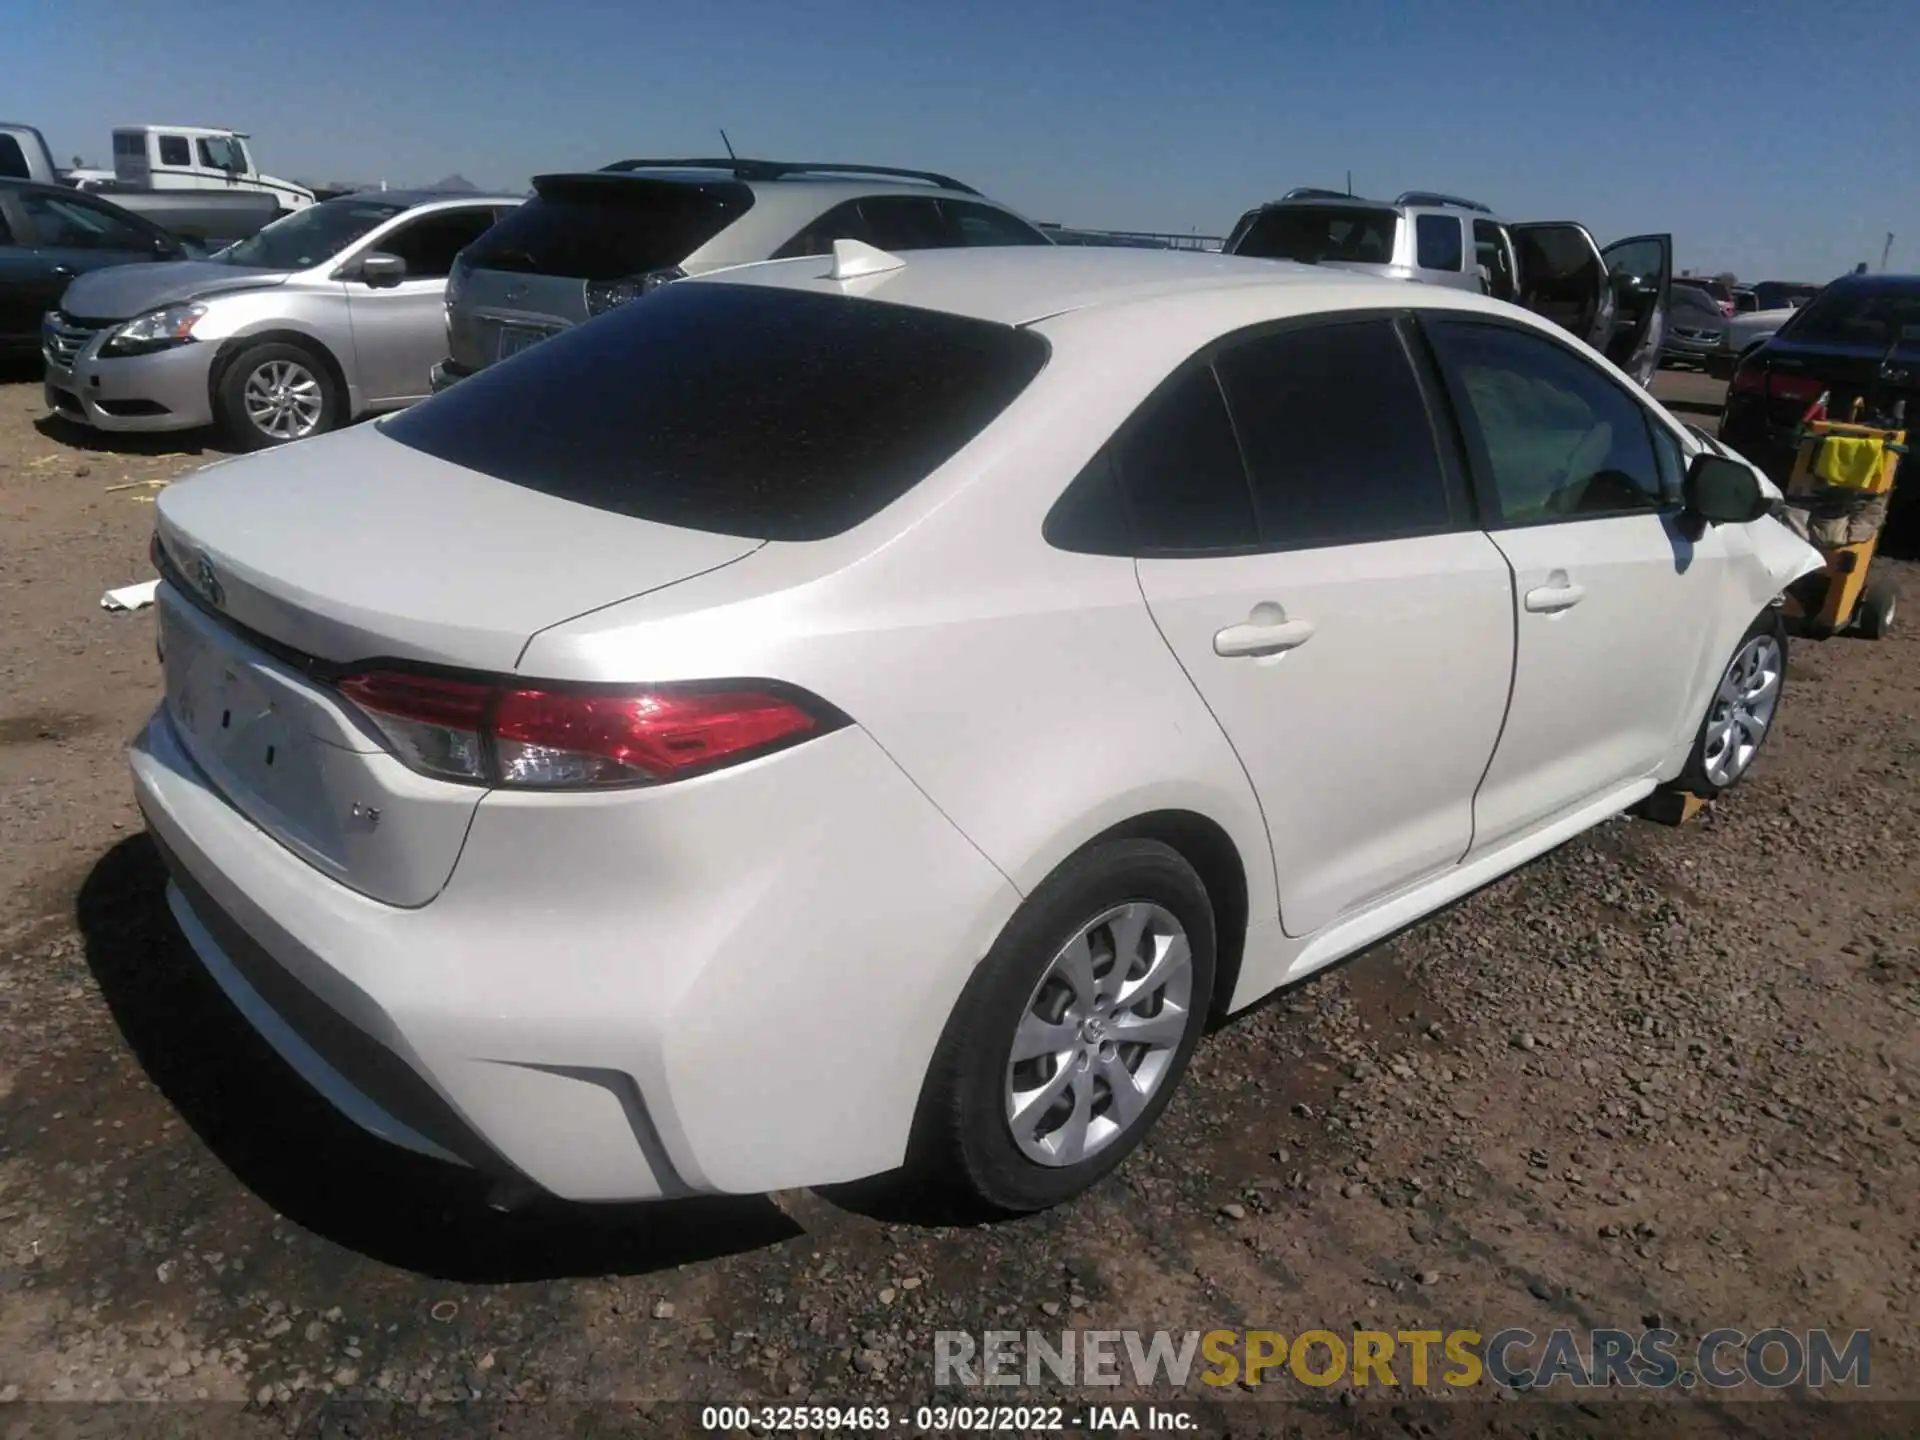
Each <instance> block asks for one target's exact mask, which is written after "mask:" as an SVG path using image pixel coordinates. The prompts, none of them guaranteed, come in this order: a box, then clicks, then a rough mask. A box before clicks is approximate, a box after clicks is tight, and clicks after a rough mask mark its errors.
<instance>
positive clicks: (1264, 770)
mask: <svg viewBox="0 0 1920 1440" xmlns="http://www.w3.org/2000/svg"><path fill="white" fill-rule="evenodd" d="M1407 323H1408V322H1406V321H1404V320H1397V319H1396V318H1395V317H1393V316H1391V315H1377V316H1372V317H1366V318H1357V319H1356V318H1343V319H1341V320H1339V321H1332V320H1322V321H1315V322H1310V323H1305V324H1293V325H1289V326H1284V327H1279V328H1273V329H1268V330H1266V331H1262V332H1255V333H1252V334H1249V335H1242V336H1238V337H1232V338H1231V339H1230V340H1229V341H1228V342H1226V343H1224V344H1223V345H1221V346H1218V347H1215V349H1214V351H1213V352H1211V353H1209V354H1208V355H1205V356H1202V357H1199V358H1198V359H1196V361H1194V362H1192V363H1190V364H1189V365H1188V366H1187V367H1186V368H1185V369H1184V370H1182V371H1181V372H1180V373H1179V374H1177V375H1176V376H1175V377H1174V378H1172V379H1171V380H1169V382H1168V383H1167V384H1166V385H1165V386H1163V387H1162V389H1161V391H1160V392H1159V394H1158V395H1157V396H1156V397H1155V399H1154V400H1153V401H1152V402H1150V403H1149V405H1148V406H1147V407H1146V408H1145V409H1143V410H1142V411H1141V413H1140V414H1139V415H1137V416H1135V417H1134V419H1133V420H1132V421H1130V422H1129V424H1128V426H1127V427H1126V428H1125V429H1124V430H1123V431H1122V434H1121V435H1120V437H1118V440H1117V443H1116V445H1115V446H1114V447H1113V456H1114V464H1115V467H1116V470H1117V472H1118V479H1119V481H1120V487H1121V491H1122V494H1123V495H1124V496H1125V498H1126V500H1127V504H1128V507H1129V511H1130V515H1131V519H1132V526H1133V530H1134V536H1135V546H1136V553H1137V554H1138V555H1139V557H1140V558H1139V559H1138V561H1137V569H1138V574H1139V579H1140V586H1141V590H1142V592H1143V594H1144V595H1145V597H1146V601H1147V605H1148V607H1149V609H1150V610H1151V611H1152V614H1153V618H1154V620H1155V622H1156V623H1157V624H1158V626H1159V628H1160V631H1161V634H1162V635H1163V636H1164V638H1165V639H1166V642H1167V644H1168V645H1169V646H1170V647H1171V648H1172V650H1173V652H1174V654H1175V655H1176V656H1177V657H1178V659H1179V661H1180V663H1181V665H1182V667H1183V668H1184V669H1185V671H1186V673H1187V675H1188V677H1189V678H1190V679H1191V680H1192V682H1193V684H1194V686H1195V687H1196V688H1197V689H1198V690H1199V692H1200V694H1201V696H1202V697H1203V698H1204V699H1205V700H1206V702H1207V705H1208V706H1209V708H1210V709H1211V710H1212V711H1213V714H1214V716H1215V718H1216V719H1217V720H1218V721H1219V723H1220V726H1221V728H1222V730H1223V731H1224V732H1225V734H1226V736H1227V738H1228V740H1229V741H1230V742H1231V743H1232V745H1233V747H1234V749H1235V750H1236V751H1237V752H1238V754H1239V756H1240V759H1241V762H1242V763H1243V764H1244V765H1245V767H1246V771H1247V775H1248V777H1249V779H1250V780H1251V782H1252V784H1253V788H1254V790H1255V792H1256V794H1257V795H1258V797H1259V801H1260V806H1261V809H1262V811H1263V813H1264V815H1265V817H1266V823H1267V826H1268V829H1269V831H1270V833H1271V835H1272V839H1273V855H1274V861H1275V865H1276V867H1277V872H1278V873H1277V877H1276V878H1277V880H1278V886H1279V894H1280V912H1281V913H1280V920H1281V924H1282V927H1283V929H1284V930H1285V931H1286V932H1287V933H1288V934H1290V935H1295V936H1302V935H1308V934H1311V933H1313V932H1315V931H1317V930H1320V929H1322V928H1324V927H1325V926H1326V925H1327V924H1328V923H1329V922H1331V921H1333V920H1335V919H1337V918H1339V917H1340V916H1341V915H1343V914H1347V913H1350V912H1352V911H1355V910H1357V909H1359V908H1361V907H1363V906H1365V905H1366V904H1367V903H1368V902H1370V901H1373V900H1377V899H1379V898H1381V897H1383V896H1385V895H1388V894H1390V893H1391V892H1393V891H1395V890H1399V889H1402V888H1404V887H1405V886H1407V885H1409V884H1411V883H1413V882H1416V881H1418V880H1420V879H1422V878H1424V877H1426V876H1429V875H1432V874H1434V873H1436V872H1438V871H1441V870H1444V869H1446V868H1447V867H1449V866H1451V865H1453V864H1455V863H1456V862H1457V861H1458V860H1459V859H1460V857H1461V856H1462V854H1464V853H1465V851H1466V849H1467V847H1468V845H1469V844H1470V843H1471V841H1472V838H1473V815H1472V806H1473V792H1474V787H1475V786H1476V785H1477V784H1478V782H1479V780H1480V776H1481V774H1482V773H1483V772H1484V770H1485V769H1486V765H1487V761H1488V759H1489V757H1490V756H1491V755H1492V754H1493V749H1494V743H1495V740H1496V739H1497V737H1498V735H1499V731H1500V719H1501V716H1502V715H1503V714H1504V713H1505V710H1506V704H1507V690H1508V685H1509V682H1510V679H1511V675H1512V661H1513V601H1512V588H1511V582H1510V579H1509V577H1508V572H1507V564H1506V561H1505V560H1504V559H1502V558H1501V555H1500V552H1499V550H1498V549H1497V548H1496V547H1495V546H1494V545H1493V543H1492V542H1491V541H1490V540H1488V538H1487V537H1486V536H1485V535H1484V534H1482V533H1481V532H1480V530H1479V528H1478V526H1477V525H1475V524H1474V523H1473V521H1472V519H1471V517H1470V511H1469V508H1468V503H1467V497H1466V494H1465V491H1464V483H1463V477H1461V476H1459V475H1458V474H1457V473H1455V467H1453V466H1451V465H1450V464H1449V463H1448V462H1447V461H1446V460H1445V459H1443V454H1442V450H1441V446H1440V445H1439V444H1438V443H1436V433H1437V429H1436V426H1435V424H1434V421H1433V417H1432V416H1430V414H1429V412H1428V409H1427V406H1426V402H1425V398H1424V396H1423V392H1422V388H1421V385H1420V383H1419V381H1418V380H1417V379H1416V370H1415V364H1414V361H1413V359H1412V358H1411V357H1410V355H1409V352H1408V350H1407V348H1406V345H1407V336H1406V334H1405V333H1403V327H1404V326H1405V325H1406V324H1407ZM1359 376H1364V377H1365V381H1364V383H1355V377H1359ZM1245 978H1246V979H1247V981H1248V982H1249V983H1252V982H1254V981H1258V985H1257V987H1256V988H1265V987H1267V986H1270V985H1273V984H1277V983H1278V982H1279V981H1280V980H1281V978H1282V977H1281V976H1280V975H1278V974H1274V975H1266V976H1258V977H1255V976H1251V975H1250V976H1248V977H1245Z"/></svg>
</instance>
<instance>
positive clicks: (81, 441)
mask: <svg viewBox="0 0 1920 1440" xmlns="http://www.w3.org/2000/svg"><path fill="white" fill-rule="evenodd" d="M33 428H34V429H36V430H38V431H39V432H40V433H41V434H42V435H44V436H46V437H47V439H49V440H51V441H53V442H54V443H55V444H57V445H64V446H66V447H67V448H68V449H69V450H86V451H90V452H92V453H94V454H111V455H192V456H204V457H206V458H207V459H209V460H217V459H219V458H221V457H222V456H226V455H231V454H234V453H235V452H234V451H233V450H232V449H231V448H230V447H229V446H227V445H225V444H223V443H222V442H221V441H220V438H219V436H218V435H216V434H215V433H214V432H213V431H212V430H153V431H138V430H135V431H118V430H115V431H107V430H90V429H88V428H87V427H86V426H85V425H76V424H74V423H73V421H71V420H68V419H66V418H65V417H63V416H60V415H52V414H48V415H42V416H40V417H38V418H37V419H36V420H35V421H34V422H33Z"/></svg>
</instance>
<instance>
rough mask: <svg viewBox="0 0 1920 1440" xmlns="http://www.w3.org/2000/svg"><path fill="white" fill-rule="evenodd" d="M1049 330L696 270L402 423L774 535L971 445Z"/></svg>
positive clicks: (711, 522) (524, 473) (861, 510)
mask: <svg viewBox="0 0 1920 1440" xmlns="http://www.w3.org/2000/svg"><path fill="white" fill-rule="evenodd" d="M1046 357H1047V344H1046V341H1044V340H1043V339H1041V338H1040V336H1039V335H1037V334H1035V333H1034V332H1033V331H1031V330H1020V329H1015V328H1014V327H1012V326H1008V325H996V324H991V323H989V322H987V321H984V320H972V319H966V318H963V317H960V316H956V315H948V314H943V313H941V312H938V311H934V310H925V309H916V308H910V307H907V306H904V305H886V304H881V303H879V302H877V301H872V300H852V299H846V298H843V297H841V296H837V295H818V294H810V293H806V292H802V291H796V290H782V289H774V288H771V287H763V286H753V285H728V284H719V283H708V282H704V281H693V282H690V283H682V284H678V285H669V286H666V287H665V288H664V289H661V290H658V291H656V292H655V293H654V294H652V295H649V296H647V297H646V298H645V299H644V300H637V301H635V302H634V303H632V304H630V305H624V306H621V307H620V308H619V309H618V310H615V311H612V312H610V313H609V314H607V315H605V316H603V317H601V318H600V319H598V320H596V321H594V322H593V323H592V324H591V325H581V326H577V327H575V328H574V329H571V330H568V331H566V332H565V333H563V334H561V335H558V336H556V337H554V338H553V339H551V340H548V341H545V342H544V343H542V344H540V345H538V346H535V347H534V348H533V349H532V350H529V351H527V352H526V353H525V354H524V355H518V356H515V357H514V358H513V359H512V360H510V361H508V362H506V363H504V364H500V365H495V366H491V367H489V368H488V369H486V370H483V371H481V372H480V373H479V374H477V375H474V376H473V377H471V378H470V379H467V380H464V381H462V382H461V383H460V384H459V385H458V386H456V387H454V388H453V389H452V390H449V391H447V392H446V393H445V394H443V395H439V396H436V397H435V398H434V399H432V400H430V401H428V402H427V403H426V404H424V405H420V406H417V407H416V408H414V409H412V410H409V411H407V412H406V413H405V414H403V415H400V416H398V417H396V418H394V419H392V420H388V421H385V422H383V424H382V429H383V430H384V431H385V432H386V433H387V434H388V435H389V436H391V437H392V438H393V439H395V440H398V441H400V442H401V443H402V444H405V445H410V446H412V447H413V448H414V449H416V450H421V451H424V452H425V453H427V454H429V455H433V456H437V457H438V458H440V459H443V460H448V461H451V462H452V463H454V464H456V465H464V466H466V467H467V468H469V469H472V470H477V471H480V472H481V473H483V474H486V475H492V476H494V477H495V478H497V479H500V480H504V481H507V482H509V483H510V484H515V485H523V486H526V487H527V488H529V489H532V490H538V491H540V492H542V493H544V494H548V495H555V496H558V497H560V498H561V499H565V500H571V501H574V502H575V503H577V504H581V505H591V506H593V507H595V508H596V509H600V510H608V511H613V512H615V513H617V514H622V515H631V516H636V517H638V518H640V519H643V520H652V521H656V522H658V523H660V524H665V525H678V526H683V527H685V528H687V529H691V530H706V531H713V532H717V533H719V534H725V535H744V536H750V537H754V538H757V539H768V540H815V539H820V538H822V537H824V536H828V535H836V534H838V533H840V532H841V531H843V530H845V529H847V528H849V527H850V526H853V525H857V524H859V523H860V522H861V521H862V520H865V519H867V518H868V517H869V516H871V515H874V514H875V513H877V512H878V511H879V510H881V509H882V508H883V507H885V506H886V505H888V504H890V503H892V502H893V501H894V500H896V499H898V498H899V497H900V496H901V495H903V494H905V493H906V492H907V491H908V490H910V489H912V488H913V486H915V485H916V484H918V483H919V482H920V481H921V480H923V479H925V478H926V476H928V475H929V474H931V473H932V472H933V471H934V470H935V469H937V468H938V467H939V466H941V465H942V464H944V463H946V461H947V460H948V459H949V458H951V457H952V456H953V454H954V453H955V452H956V451H958V450H959V449H960V448H961V447H962V446H963V445H965V444H966V443H967V442H968V441H969V440H971V439H972V438H973V437H974V436H975V435H977V434H978V433H979V432H980V431H981V430H983V429H984V428H986V426H987V425H989V424H990V423H992V421H993V420H994V418H995V417H996V416H998V415H999V414H1000V412H1001V411H1002V410H1003V409H1005V408H1006V406H1007V405H1008V404H1009V403H1010V402H1011V401H1012V400H1013V398H1014V397H1015V396H1016V395H1018V394H1019V393H1020V392H1021V391H1022V390H1023V389H1025V388H1026V386H1027V384H1028V383H1029V382H1030V381H1031V380H1032V379H1033V377H1034V376H1035V375H1036V374H1038V373H1039V371H1040V368H1041V366H1042V365H1044V364H1045V363H1046Z"/></svg>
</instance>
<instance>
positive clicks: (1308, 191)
mask: <svg viewBox="0 0 1920 1440" xmlns="http://www.w3.org/2000/svg"><path fill="white" fill-rule="evenodd" d="M1280 198H1281V199H1282V200H1351V199H1353V198H1354V197H1353V196H1351V195H1349V194H1348V193H1347V192H1346V191H1344V190H1326V189H1322V188H1321V187H1320V186H1318V185H1296V186H1294V187H1293V189H1291V190H1289V191H1287V193H1286V194H1284V195H1282V196H1281V197H1280Z"/></svg>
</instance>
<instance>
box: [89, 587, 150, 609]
mask: <svg viewBox="0 0 1920 1440" xmlns="http://www.w3.org/2000/svg"><path fill="white" fill-rule="evenodd" d="M159 588H160V582H159V581H158V580H143V581H141V582H140V583H139V584H138V585H122V586H121V587H120V588H119V589H118V590H109V591H107V593H106V594H104V595H102V596H101V597H100V608H101V609H102V610H140V609H144V608H145V607H146V606H148V605H151V604H153V592H154V591H156V590H158V589H159Z"/></svg>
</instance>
